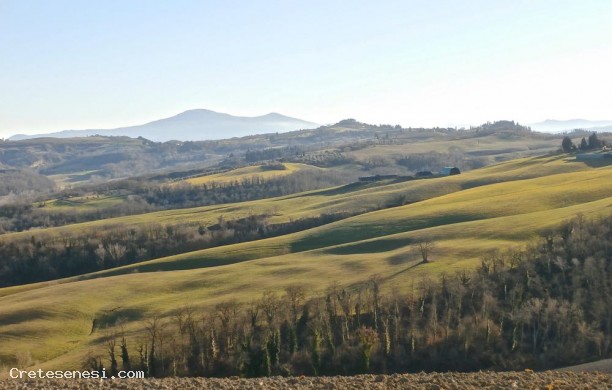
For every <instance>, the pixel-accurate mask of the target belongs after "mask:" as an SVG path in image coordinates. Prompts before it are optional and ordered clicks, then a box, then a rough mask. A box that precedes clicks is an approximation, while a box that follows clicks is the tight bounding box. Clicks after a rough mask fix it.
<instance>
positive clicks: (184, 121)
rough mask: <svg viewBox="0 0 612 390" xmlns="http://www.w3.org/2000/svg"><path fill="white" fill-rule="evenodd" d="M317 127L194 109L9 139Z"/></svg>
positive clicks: (206, 135)
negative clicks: (146, 120)
mask: <svg viewBox="0 0 612 390" xmlns="http://www.w3.org/2000/svg"><path fill="white" fill-rule="evenodd" d="M315 127H318V125H317V124H316V123H313V122H307V121H303V120H301V119H296V118H290V117H288V116H284V115H281V114H277V113H270V114H267V115H262V116H255V117H245V116H233V115H229V114H223V113H219V112H215V111H210V110H204V109H197V110H189V111H185V112H183V113H181V114H178V115H175V116H173V117H170V118H165V119H160V120H157V121H153V122H149V123H146V124H144V125H139V126H130V127H119V128H116V129H88V130H64V131H59V132H55V133H49V134H37V135H25V134H17V135H14V136H12V137H10V138H9V139H10V140H13V141H16V140H22V139H29V138H40V137H54V138H69V137H86V136H90V135H96V134H99V135H104V136H119V135H124V136H129V137H134V138H135V137H140V136H142V137H144V138H146V139H149V140H152V141H169V140H180V141H200V140H210V139H223V138H232V137H242V136H245V135H252V134H262V133H276V132H286V131H292V130H299V129H312V128H315Z"/></svg>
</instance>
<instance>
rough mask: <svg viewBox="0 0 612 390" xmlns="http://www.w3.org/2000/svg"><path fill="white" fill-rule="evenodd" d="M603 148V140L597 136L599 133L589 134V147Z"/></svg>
mask: <svg viewBox="0 0 612 390" xmlns="http://www.w3.org/2000/svg"><path fill="white" fill-rule="evenodd" d="M598 148H601V141H600V140H599V138H597V133H595V132H593V134H591V135H589V149H598Z"/></svg>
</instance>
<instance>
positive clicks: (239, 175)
mask: <svg viewBox="0 0 612 390" xmlns="http://www.w3.org/2000/svg"><path fill="white" fill-rule="evenodd" d="M282 165H283V166H284V167H285V169H271V170H267V169H265V167H262V166H261V165H254V166H250V167H244V168H238V169H233V170H231V171H227V172H223V173H216V174H213V175H206V176H198V177H193V178H189V179H185V180H180V181H178V182H176V183H181V182H187V183H189V184H193V185H201V184H211V183H216V184H218V185H224V184H231V183H241V182H242V181H244V180H252V179H253V178H259V179H262V180H269V179H272V178H277V177H282V176H287V175H292V174H294V173H296V172H298V171H304V170H321V169H322V168H317V167H315V166H312V165H307V164H297V163H284V164H282Z"/></svg>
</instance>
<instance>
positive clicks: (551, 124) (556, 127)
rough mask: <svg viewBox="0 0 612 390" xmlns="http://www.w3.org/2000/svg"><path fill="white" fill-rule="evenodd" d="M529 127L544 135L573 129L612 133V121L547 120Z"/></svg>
mask: <svg viewBox="0 0 612 390" xmlns="http://www.w3.org/2000/svg"><path fill="white" fill-rule="evenodd" d="M530 126H531V129H532V130H535V131H542V132H546V133H561V132H563V131H571V130H574V129H582V130H593V131H612V121H589V120H586V119H570V120H566V121H559V120H554V119H547V120H545V121H543V122H538V123H532V124H531V125H530Z"/></svg>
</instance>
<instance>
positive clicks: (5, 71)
mask: <svg viewBox="0 0 612 390" xmlns="http://www.w3.org/2000/svg"><path fill="white" fill-rule="evenodd" d="M192 108H208V109H212V110H215V111H220V112H227V113H231V114H235V115H246V116H252V115H261V114H266V113H268V112H280V113H282V114H285V115H290V116H294V117H298V118H302V119H306V120H311V121H314V122H318V123H322V124H323V123H331V122H336V121H338V120H340V119H344V118H356V119H358V120H361V121H364V122H369V123H390V124H397V123H399V124H401V125H403V126H406V127H407V126H420V125H423V126H430V125H440V126H446V125H453V124H458V125H461V124H478V123H482V122H485V121H487V120H497V119H514V120H518V121H520V122H521V123H531V122H537V121H540V120H544V119H547V118H555V119H572V118H585V119H594V120H596V119H612V1H610V0H602V1H588V0H574V1H563V0H554V1H537V0H531V1H517V0H512V1H502V0H499V1H496V0H487V1H459V0H457V1H432V0H427V1H409V0H401V1H380V0H379V1H333V0H324V1H318V0H308V1H301V2H298V1H290V0H285V1H257V0H253V1H195V0H194V1H176V0H173V1H148V0H147V1H144V0H143V1H135V0H129V1H125V0H103V1H96V0H87V1H82V0H79V1H64V0H56V1H51V0H48V1H43V0H39V1H33V0H32V1H29V0H10V1H7V0H0V136H2V137H6V136H10V135H12V134H15V133H20V132H23V133H38V132H46V131H52V130H63V129H85V128H112V127H118V126H124V125H134V124H140V123H144V122H148V121H151V120H155V119H159V118H163V117H167V116H171V115H174V114H177V113H179V112H181V111H184V110H187V109H192Z"/></svg>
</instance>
